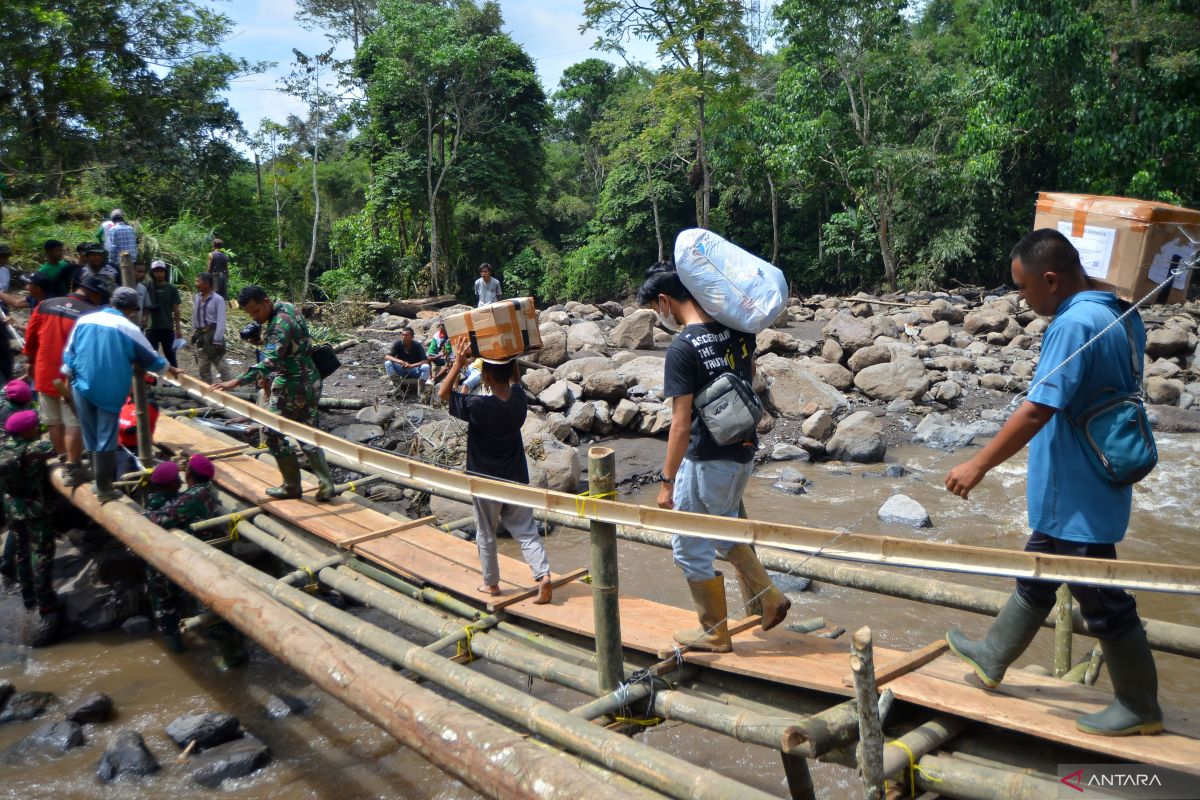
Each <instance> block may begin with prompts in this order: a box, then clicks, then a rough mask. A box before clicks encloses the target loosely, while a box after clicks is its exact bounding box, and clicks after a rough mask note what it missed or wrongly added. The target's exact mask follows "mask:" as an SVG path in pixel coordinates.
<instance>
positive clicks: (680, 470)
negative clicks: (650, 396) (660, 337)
mask: <svg viewBox="0 0 1200 800" xmlns="http://www.w3.org/2000/svg"><path fill="white" fill-rule="evenodd" d="M638 303H639V304H641V305H643V306H648V307H651V308H654V309H655V310H656V311H657V312H658V315H659V319H660V321H661V322H662V323H663V325H664V326H665V327H667V328H669V329H671V330H676V329H677V328H678V327H679V325H680V324H682V325H683V326H684V327H683V329H682V330H681V331H680V332H679V335H678V336H677V337H675V341H673V342H672V343H671V346H670V348H668V349H667V359H666V367H665V373H664V380H663V384H664V392H663V393H664V394H665V395H666V396H667V397H669V398H671V414H672V417H671V430H670V434H669V435H668V438H667V456H666V463H665V464H664V465H663V470H662V473H661V474H660V475H659V479H660V480H661V482H662V486H661V487H660V488H659V492H658V505H659V506H660V507H662V508H674V509H678V510H680V511H692V512H696V513H700V514H712V515H715V516H723V517H737V516H739V513H740V509H741V500H742V493H743V492H744V491H745V489H746V483H747V482H748V481H749V480H750V475H751V473H752V472H753V470H754V452H755V450H757V449H758V434H757V432H756V431H754V430H749V431H747V432H746V433H745V435H744V437H743V439H742V441H740V442H733V443H731V444H727V445H723V446H722V445H718V444H717V443H716V442H715V441H714V440H713V438H712V436H710V435H709V432H708V429H707V428H706V427H705V425H704V422H703V421H702V420H701V418H700V416H699V415H698V414H696V413H695V409H694V408H693V404H692V399H693V397H694V395H695V394H696V393H697V392H699V391H700V390H701V389H703V388H704V387H705V386H707V385H708V384H709V383H711V382H712V381H713V380H714V379H716V378H717V377H718V376H719V375H721V374H723V373H725V372H734V373H736V374H737V375H739V376H741V377H742V378H743V379H745V380H746V381H747V382H753V380H754V345H755V337H754V336H753V335H752V334H749V333H743V332H741V331H735V330H733V329H731V328H727V327H726V326H724V325H722V324H721V323H719V322H717V321H716V320H714V319H713V318H712V317H711V316H710V315H709V314H707V313H706V312H705V311H704V309H703V308H701V307H700V304H699V303H697V302H696V301H695V299H693V298H692V295H691V293H690V292H688V290H687V288H686V287H685V286H684V285H683V282H682V281H681V280H680V279H679V275H678V273H677V272H676V271H675V269H674V267H672V266H671V265H670V264H666V263H661V264H656V265H655V266H654V267H651V268H650V270H649V271H647V273H646V281H645V283H643V284H642V288H641V289H640V290H638ZM671 549H672V553H673V555H674V559H675V563H676V564H677V565H678V566H679V568H680V569H682V570H683V574H684V577H686V578H687V581H688V588H689V589H691V592H692V600H693V602H694V603H695V605H696V611H697V614H698V616H699V618H700V628H699V629H692V630H685V631H675V634H674V636H675V641H677V642H679V643H680V644H682V645H686V646H688V647H690V648H692V649H698V650H713V651H715V652H719V653H728V652H729V651H730V650H732V649H733V644H732V642H731V641H730V638H729V627H728V624H727V622H728V610H727V606H726V601H725V579H724V576H723V575H722V574H721V573H720V572H717V571H716V570H714V569H713V561H714V559H716V558H718V557H724V558H727V559H728V560H729V562H730V563H731V564H733V566H734V568H735V569H737V571H738V573H739V575H740V576H741V578H742V581H743V582H744V583H745V584H746V586H747V587H748V588H749V589H750V591H751V593H752V596H751V598H750V599H749V600H750V601H760V602H761V603H762V628H763V630H768V629H770V628H773V627H774V626H776V625H778V624H779V623H780V622H782V621H783V619H784V617H785V616H787V612H788V608H789V607H790V606H791V602H790V601H789V600H788V599H787V597H786V596H785V595H784V594H783V592H781V591H779V589H778V588H777V587H776V586H775V585H774V584H773V583H772V582H771V580H770V578H769V577H768V576H767V572H766V570H765V569H763V566H762V563H761V562H760V561H759V560H758V556H757V554H755V552H754V549H753V548H752V547H750V546H749V545H746V544H737V543H735V542H728V541H720V540H716V539H706V538H700V537H697V536H686V535H681V534H676V535H674V536H672V537H671Z"/></svg>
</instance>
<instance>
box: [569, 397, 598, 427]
mask: <svg viewBox="0 0 1200 800" xmlns="http://www.w3.org/2000/svg"><path fill="white" fill-rule="evenodd" d="M567 422H568V423H570V425H571V427H572V428H574V429H575V430H577V431H580V432H581V433H590V432H591V430H592V426H593V425H595V423H596V407H595V406H594V405H592V404H591V403H576V404H574V405H573V406H571V410H570V411H569V412H568V413H567Z"/></svg>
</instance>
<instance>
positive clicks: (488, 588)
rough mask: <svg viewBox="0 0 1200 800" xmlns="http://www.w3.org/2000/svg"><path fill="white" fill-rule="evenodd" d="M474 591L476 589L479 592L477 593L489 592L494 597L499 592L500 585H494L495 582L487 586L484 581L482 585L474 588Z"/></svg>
mask: <svg viewBox="0 0 1200 800" xmlns="http://www.w3.org/2000/svg"><path fill="white" fill-rule="evenodd" d="M475 591H477V592H479V593H481V594H490V595H492V596H493V597H495V596H497V595H499V594H500V586H499V585H495V584H494V585H492V586H488V585H487V584H486V583H485V584H484V585H483V586H480V587H479V588H478V589H476V590H475Z"/></svg>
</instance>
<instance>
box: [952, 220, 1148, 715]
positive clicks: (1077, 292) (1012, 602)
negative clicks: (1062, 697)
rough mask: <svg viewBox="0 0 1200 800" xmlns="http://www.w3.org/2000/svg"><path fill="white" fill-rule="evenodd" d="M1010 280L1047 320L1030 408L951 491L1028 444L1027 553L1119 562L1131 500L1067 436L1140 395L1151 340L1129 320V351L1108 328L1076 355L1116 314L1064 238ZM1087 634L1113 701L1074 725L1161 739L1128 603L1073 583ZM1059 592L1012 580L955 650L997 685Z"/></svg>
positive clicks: (1017, 256) (1141, 639) (1142, 642)
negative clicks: (1099, 403) (1096, 647)
mask: <svg viewBox="0 0 1200 800" xmlns="http://www.w3.org/2000/svg"><path fill="white" fill-rule="evenodd" d="M1011 258H1012V277H1013V281H1014V282H1015V283H1016V285H1017V288H1018V289H1020V291H1021V296H1022V297H1024V298H1025V301H1026V302H1027V303H1028V304H1029V307H1030V308H1031V309H1033V311H1035V312H1036V313H1038V314H1042V315H1051V314H1053V315H1054V321H1053V322H1052V323H1051V324H1050V327H1049V328H1048V329H1047V331H1046V334H1045V337H1044V338H1043V340H1042V352H1041V360H1040V362H1039V364H1038V369H1037V373H1036V374H1035V375H1034V376H1033V383H1032V386H1033V388H1032V389H1031V390H1030V392H1029V396H1028V399H1027V400H1026V401H1025V403H1023V404H1022V405H1021V407H1020V408H1019V409H1017V411H1016V412H1014V413H1013V415H1012V417H1011V418H1010V419H1009V420H1008V422H1006V423H1005V425H1004V427H1003V428H1002V429H1001V431H1000V432H999V433H998V434H997V435H996V437H995V438H994V439H993V440H992V441H991V442H989V443H988V445H987V446H986V447H984V448H983V449H982V450H981V451H980V452H979V453H978V454H976V455H975V457H974V458H972V459H971V460H969V461H967V462H966V463H964V464H960V465H959V466H957V467H955V468H954V469H953V470H951V472H950V474H949V476H947V478H946V488H947V489H949V490H950V491H951V492H953V493H954V494H956V495H958V496H959V497H962V498H964V499H965V498H966V497H967V496H968V495H969V494H970V492H971V490H972V489H973V488H975V486H976V485H977V484H978V483H979V482H980V481H981V480H982V479H983V477H984V475H986V474H987V472H988V471H989V470H991V469H992V468H994V467H996V466H998V465H1000V464H1001V463H1003V462H1004V461H1007V460H1008V459H1009V458H1011V457H1012V456H1013V455H1015V454H1016V453H1018V452H1019V451H1020V450H1021V448H1022V447H1024V446H1025V445H1026V444H1029V446H1030V447H1029V470H1028V477H1027V479H1026V499H1027V504H1028V509H1029V527H1030V528H1031V530H1032V531H1033V534H1032V535H1031V536H1030V537H1029V541H1028V543H1027V544H1026V545H1025V550H1026V552H1034V553H1047V554H1053V555H1064V556H1084V557H1088V558H1111V559H1115V558H1116V557H1117V550H1116V546H1115V545H1116V543H1117V542H1119V541H1120V540H1121V539H1122V538H1123V537H1124V536H1125V529H1126V527H1127V526H1128V524H1129V509H1130V505H1131V504H1132V499H1133V492H1132V488H1131V487H1129V486H1117V485H1115V484H1113V483H1110V482H1109V481H1108V480H1106V479H1105V478H1103V477H1102V476H1101V475H1100V473H1099V471H1098V470H1097V469H1096V468H1095V467H1094V466H1093V465H1092V463H1091V462H1090V460H1089V459H1088V457H1087V455H1086V453H1085V452H1084V450H1083V447H1082V445H1081V444H1080V442H1079V440H1078V439H1077V438H1076V436H1075V434H1074V432H1073V431H1072V429H1071V419H1070V418H1071V417H1072V416H1074V415H1076V414H1078V413H1080V412H1081V411H1083V410H1085V409H1086V408H1087V407H1088V406H1089V405H1091V404H1092V403H1093V402H1094V400H1095V398H1097V397H1098V396H1099V395H1101V394H1103V393H1105V392H1112V391H1114V390H1115V391H1118V392H1132V391H1135V390H1136V389H1137V379H1136V377H1135V376H1134V371H1133V363H1134V361H1135V360H1136V362H1137V363H1141V361H1142V359H1143V358H1144V357H1145V348H1146V331H1145V328H1144V327H1143V326H1142V322H1141V319H1140V318H1139V317H1138V316H1137V315H1136V314H1133V315H1131V318H1130V319H1131V322H1132V323H1133V332H1134V337H1133V344H1134V350H1135V352H1133V353H1132V354H1131V353H1130V351H1129V340H1128V336H1127V335H1126V333H1125V330H1124V328H1123V326H1122V325H1115V326H1113V327H1112V328H1111V329H1110V330H1109V331H1108V332H1107V333H1106V334H1105V335H1104V336H1102V337H1101V338H1100V339H1098V340H1096V341H1095V342H1093V343H1092V344H1091V345H1089V346H1088V347H1087V348H1086V349H1084V350H1082V351H1081V352H1079V353H1078V355H1077V356H1075V357H1074V358H1070V360H1068V358H1069V357H1070V356H1071V355H1072V354H1074V353H1076V351H1079V349H1080V348H1081V347H1083V345H1084V344H1085V343H1086V342H1088V341H1089V340H1090V339H1091V338H1092V337H1093V336H1095V335H1096V334H1098V333H1099V332H1100V331H1101V330H1103V329H1104V328H1105V327H1106V326H1107V325H1109V324H1110V323H1112V322H1113V321H1114V320H1116V319H1117V317H1118V316H1120V314H1121V313H1122V311H1123V307H1122V305H1121V304H1120V301H1118V300H1117V298H1116V297H1115V296H1114V295H1112V294H1110V293H1108V292H1097V291H1092V290H1091V286H1090V285H1089V284H1088V281H1087V277H1086V275H1085V274H1084V272H1083V267H1082V266H1081V264H1080V262H1079V253H1078V252H1077V251H1076V250H1075V248H1074V246H1073V245H1072V244H1071V242H1070V240H1068V239H1067V238H1066V237H1065V236H1063V235H1062V234H1061V233H1059V232H1058V231H1056V230H1053V229H1050V228H1044V229H1041V230H1037V231H1034V232H1033V233H1031V234H1029V235H1027V236H1026V237H1025V238H1023V239H1022V240H1021V241H1020V242H1018V243H1017V245H1016V247H1014V248H1013V251H1012V254H1011ZM1070 589H1071V594H1072V595H1073V596H1074V597H1075V601H1076V603H1078V604H1079V609H1080V611H1081V612H1082V614H1083V619H1084V622H1086V623H1087V627H1088V631H1089V632H1090V633H1092V634H1093V635H1094V636H1096V637H1097V638H1098V639H1099V640H1100V646H1101V648H1102V649H1103V651H1104V658H1105V661H1106V662H1107V663H1108V668H1109V675H1110V676H1111V678H1112V684H1113V692H1114V695H1115V697H1114V699H1113V702H1112V703H1111V704H1110V705H1109V706H1108V707H1107V708H1105V709H1104V710H1102V711H1099V712H1097V713H1095V714H1088V715H1086V716H1083V717H1080V718H1079V719H1078V720H1077V721H1076V723H1075V724H1076V726H1077V727H1078V728H1079V729H1080V730H1081V731H1084V732H1085V733H1091V734H1096V735H1100V736H1128V735H1130V734H1138V733H1158V732H1159V731H1161V730H1162V710H1161V709H1160V708H1159V705H1158V676H1157V673H1156V671H1155V667H1154V657H1153V655H1152V654H1151V653H1150V646H1149V644H1148V643H1147V641H1146V634H1145V631H1143V630H1142V624H1141V620H1140V619H1139V618H1138V613H1137V604H1136V603H1135V602H1134V599H1133V596H1132V595H1130V594H1129V593H1128V592H1126V591H1125V590H1123V589H1110V588H1102V587H1096V586H1083V585H1075V584H1071V585H1070ZM1057 590H1058V584H1055V583H1052V582H1049V581H1041V580H1025V579H1022V580H1018V581H1017V590H1016V592H1015V593H1013V595H1012V596H1011V597H1009V599H1008V602H1007V603H1006V604H1005V605H1004V608H1003V609H1001V611H1000V614H999V615H998V616H997V617H996V621H995V623H994V624H993V625H992V627H991V629H990V630H989V631H988V633H987V636H986V637H985V638H984V639H982V640H980V641H974V640H971V639H968V638H967V637H966V636H964V635H963V634H962V633H960V632H959V631H957V630H952V631H950V632H949V633H947V635H946V639H947V641H948V642H949V643H950V649H951V650H952V651H953V652H954V653H955V654H956V655H958V656H959V657H960V658H962V659H963V660H964V661H966V662H967V663H968V664H969V665H970V666H971V668H972V669H974V670H975V673H976V674H977V675H979V678H980V679H981V680H982V681H983V682H984V684H986V685H987V686H988V687H990V688H995V687H996V686H998V685H999V684H1000V681H1001V680H1002V679H1003V678H1004V672H1005V670H1006V669H1007V668H1008V666H1009V665H1010V664H1012V662H1013V661H1015V660H1016V659H1017V658H1018V657H1019V656H1020V655H1021V653H1022V652H1024V651H1025V648H1027V647H1028V646H1029V643H1030V642H1031V641H1033V637H1034V634H1036V633H1037V630H1038V628H1039V627H1041V623H1042V621H1043V620H1044V619H1045V618H1046V615H1047V614H1048V613H1049V612H1050V609H1051V608H1052V607H1053V606H1054V601H1055V592H1056V591H1057Z"/></svg>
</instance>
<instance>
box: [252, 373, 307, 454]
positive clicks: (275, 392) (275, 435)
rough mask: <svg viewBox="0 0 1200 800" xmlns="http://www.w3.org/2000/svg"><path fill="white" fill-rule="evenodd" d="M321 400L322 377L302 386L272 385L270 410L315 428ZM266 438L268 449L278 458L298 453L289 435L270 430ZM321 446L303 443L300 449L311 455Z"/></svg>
mask: <svg viewBox="0 0 1200 800" xmlns="http://www.w3.org/2000/svg"><path fill="white" fill-rule="evenodd" d="M320 401H321V381H320V379H318V380H316V381H314V382H312V383H310V384H308V385H306V386H301V387H292V386H287V385H285V386H283V387H278V386H272V387H271V405H270V407H269V410H270V411H271V412H272V413H275V414H278V415H280V416H281V417H285V418H287V419H290V420H294V421H296V422H302V423H304V424H305V425H309V426H311V427H313V428H315V427H317V421H318V417H319V415H320V407H319V406H320ZM264 438H265V439H266V442H267V450H268V452H270V453H271V455H273V456H275V457H276V458H278V457H279V456H293V455H295V454H296V451H295V449H294V448H293V447H292V442H291V440H290V439H288V437H286V436H284V435H283V434H281V433H279V432H278V431H274V430H268V431H266V433H265V436H264ZM319 449H320V448H318V447H314V446H313V445H309V444H301V445H300V450H301V451H303V452H304V454H305V455H310V454H312V453H313V452H314V451H316V450H319Z"/></svg>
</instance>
